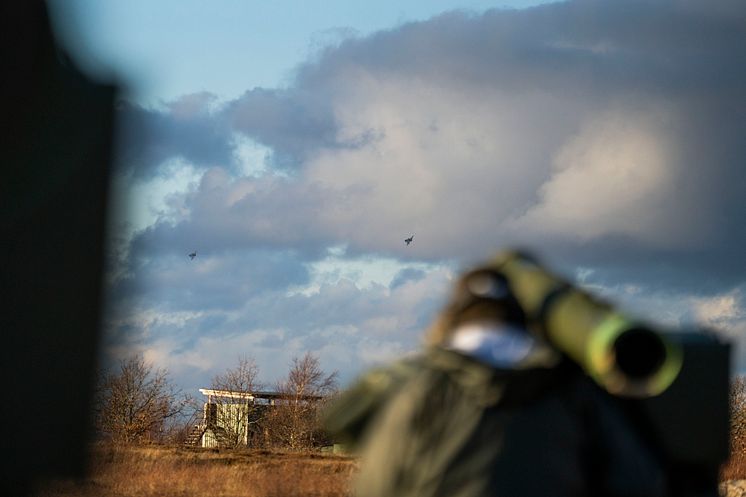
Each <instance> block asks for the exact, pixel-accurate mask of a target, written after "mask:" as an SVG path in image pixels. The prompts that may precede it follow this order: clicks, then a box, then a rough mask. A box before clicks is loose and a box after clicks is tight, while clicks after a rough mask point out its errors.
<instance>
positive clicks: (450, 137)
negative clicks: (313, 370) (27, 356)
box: [122, 0, 746, 367]
mask: <svg viewBox="0 0 746 497" xmlns="http://www.w3.org/2000/svg"><path fill="white" fill-rule="evenodd" d="M745 42H746V5H744V4H743V3H742V2H738V1H718V2H708V3H699V2H690V1H685V0H682V1H674V0H667V1H661V2H655V3H650V2H642V1H628V2H613V1H608V2H599V1H587V0H582V1H571V2H564V3H557V4H549V5H543V6H538V7H534V8H530V9H525V10H517V11H516V10H510V11H508V10H491V11H488V12H485V13H484V14H481V15H475V14H469V13H464V12H453V13H447V14H444V15H441V16H439V17H436V18H433V19H431V20H428V21H423V22H417V23H411V24H406V25H404V26H401V27H399V28H396V29H392V30H389V31H383V32H379V33H376V34H373V35H371V36H369V37H365V38H350V39H348V40H346V41H343V42H341V43H338V44H335V46H333V47H330V48H329V49H327V50H326V51H324V52H323V53H321V55H319V57H318V58H316V59H314V60H313V61H309V62H308V63H307V64H305V65H303V66H301V67H299V68H298V70H297V73H296V78H295V81H294V83H293V84H292V85H291V86H289V87H287V88H282V89H253V90H249V91H247V92H246V93H245V94H244V95H243V96H241V97H240V98H238V99H236V100H234V101H231V102H224V103H221V104H220V105H214V104H210V105H208V103H209V97H206V96H205V95H197V96H189V97H184V99H182V100H180V101H179V102H176V103H173V104H171V105H170V106H169V107H168V108H166V109H164V110H158V111H155V110H148V111H145V110H143V109H137V108H132V109H129V110H128V112H131V113H132V114H133V115H139V116H141V118H142V119H146V118H147V119H148V120H152V121H153V122H155V123H157V125H158V128H159V129H160V130H161V131H160V132H159V134H155V135H153V141H152V142H151V145H149V146H147V147H139V148H138V147H136V146H134V145H132V147H131V150H128V153H130V156H128V158H126V160H125V161H124V163H125V165H126V166H127V167H130V168H132V169H133V170H135V171H139V174H141V175H144V176H147V175H148V174H151V175H157V174H158V164H160V163H162V162H163V161H164V160H166V159H167V158H168V157H173V156H178V157H181V158H183V159H185V160H187V161H189V162H190V163H191V164H192V165H193V166H194V167H197V168H201V169H202V170H204V173H203V176H202V180H201V182H200V183H199V185H197V186H196V187H195V188H193V189H191V190H190V191H188V192H187V193H184V194H179V195H176V196H174V198H172V202H173V205H178V206H179V212H180V213H181V214H180V215H178V216H175V215H172V216H169V217H168V218H164V219H163V220H162V221H160V222H158V223H156V224H154V225H153V226H151V227H149V228H148V229H146V230H144V231H143V232H141V233H139V234H138V235H137V236H136V237H135V238H134V239H133V240H132V244H131V250H130V252H129V255H130V260H129V262H128V264H129V265H128V271H129V278H130V279H129V280H128V281H129V282H130V283H129V285H130V287H129V288H130V290H129V294H130V295H134V294H135V293H136V292H137V291H145V290H143V289H144V288H146V287H147V288H164V289H165V288H175V290H173V291H164V292H163V293H162V294H159V295H158V298H156V299H155V300H154V302H155V303H151V304H150V307H151V308H157V309H161V310H164V309H170V310H171V311H173V310H176V309H178V310H179V311H181V312H187V311H197V310H201V309H203V308H202V307H200V306H201V305H202V304H201V303H200V302H199V299H192V298H190V295H189V290H187V288H189V285H191V284H194V285H197V287H198V288H200V289H201V291H202V292H203V293H204V294H209V297H206V300H204V301H203V302H205V304H204V305H205V308H206V309H214V310H215V312H217V310H218V309H220V310H221V312H228V313H230V314H231V318H230V319H227V318H226V320H225V321H222V322H221V323H220V326H221V327H222V328H223V329H224V330H225V329H234V330H235V333H236V335H235V336H239V335H240V336H244V335H245V336H247V337H248V336H256V335H254V334H255V333H259V331H257V330H268V329H273V330H275V332H276V333H279V334H280V335H281V336H282V337H283V338H282V340H284V341H286V342H287V343H296V342H293V340H295V341H298V342H297V343H303V344H305V345H309V344H313V346H314V347H315V348H316V350H328V351H330V352H329V355H330V356H333V355H335V354H337V353H345V354H348V355H349V354H352V355H353V356H356V357H358V358H363V357H372V355H371V353H372V352H371V351H373V350H378V351H380V350H391V351H395V352H400V351H404V350H406V349H407V347H409V346H411V345H412V343H413V342H410V341H408V339H407V340H402V341H397V340H396V339H394V338H391V339H390V340H389V339H387V340H388V341H387V342H385V343H383V342H378V341H376V340H382V339H380V338H374V337H380V336H383V335H385V334H386V333H385V331H384V330H388V329H393V328H396V327H397V326H399V327H401V326H402V322H401V319H402V316H414V315H416V316H418V317H417V318H416V319H415V318H411V319H410V320H409V321H408V323H416V324H417V325H418V326H422V325H423V324H424V323H423V322H422V321H423V314H422V313H421V312H420V311H416V309H419V308H422V307H424V308H427V309H429V310H430V311H431V312H433V311H434V306H433V305H432V304H429V305H430V306H429V307H428V306H427V305H424V304H423V302H431V301H429V300H427V298H429V297H426V293H428V292H424V291H420V292H419V293H417V292H414V290H412V288H413V287H417V288H419V287H418V286H417V285H420V284H425V282H427V283H428V284H434V282H433V281H430V280H429V278H430V276H431V274H422V273H420V272H418V271H421V269H418V268H415V267H414V266H412V267H410V266H408V264H409V263H415V262H429V263H434V264H445V265H450V267H452V268H458V267H460V266H462V265H464V264H467V263H469V262H471V261H474V260H476V259H480V258H482V257H486V256H487V255H489V254H490V253H491V252H492V251H493V250H495V249H497V248H500V247H504V246H508V245H516V244H519V245H525V246H529V247H531V248H535V249H536V250H537V251H538V252H539V253H540V255H544V256H545V257H546V258H547V260H548V261H549V262H550V263H552V264H556V266H557V267H558V268H560V269H561V270H562V271H565V272H568V273H570V274H574V271H576V270H577V269H578V268H579V267H585V268H590V269H591V270H592V275H593V276H592V277H593V278H594V281H595V283H596V284H598V285H601V286H603V287H605V288H610V287H614V286H616V285H621V286H623V287H624V288H637V289H639V291H638V292H636V293H635V296H634V298H633V299H632V300H634V299H638V300H639V301H644V300H645V299H646V297H647V298H649V297H650V296H652V295H656V296H664V297H661V298H660V299H653V300H655V301H656V302H659V303H660V306H662V307H665V306H669V310H670V309H671V308H672V307H671V306H672V305H674V303H676V304H675V305H674V307H676V309H677V310H676V313H677V316H678V318H681V319H693V320H700V321H707V322H711V323H716V324H720V325H721V326H725V327H728V328H729V329H731V330H742V328H743V322H744V321H743V320H744V318H743V316H744V312H743V309H744V302H743V298H742V297H740V295H742V293H740V292H742V290H739V288H740V289H742V288H743V287H744V284H745V283H746V264H744V262H743V256H742V254H744V253H746V223H743V221H742V219H741V216H742V212H743V210H744V200H743V199H744V194H745V193H746V169H744V168H743V158H744V157H746V141H744V140H743V136H746V114H744V112H743V105H742V102H744V101H746V63H744V62H746V61H744V51H743V46H745V44H746V43H745ZM235 134H239V135H241V136H244V137H246V138H249V139H251V140H254V141H256V142H259V143H261V144H263V145H265V146H267V147H269V148H270V149H271V154H272V161H271V165H272V167H271V168H270V169H269V170H267V171H266V172H265V173H264V174H261V175H254V176H245V175H242V174H240V173H239V172H237V169H236V168H235V164H234V161H235V150H232V148H231V147H233V146H235V145H234V142H232V141H231V139H232V138H231V137H232V136H235ZM138 140H139V138H138ZM412 233H415V234H416V238H415V242H414V243H413V244H412V245H411V246H405V245H404V244H403V238H404V237H405V236H409V235H410V234H412ZM197 242H199V243H200V244H201V246H202V247H204V249H201V250H205V251H206V252H208V253H210V254H211V257H212V258H211V259H209V262H210V263H211V264H213V263H214V264H215V268H214V269H210V270H209V271H207V272H206V273H205V274H204V278H208V277H209V278H217V280H208V279H204V280H200V279H199V278H198V277H197V276H196V275H193V276H190V278H193V279H191V280H190V282H186V281H181V280H180V279H179V277H175V276H173V275H172V272H171V271H172V266H170V264H171V263H170V262H168V261H171V260H172V259H171V258H174V257H177V255H178V254H182V253H185V252H184V251H185V250H190V251H191V250H192V247H193V246H195V243H197ZM337 246H345V247H346V249H345V250H346V254H347V256H348V257H358V256H369V257H396V258H398V259H399V260H401V261H402V264H403V267H402V269H403V272H402V273H401V274H400V276H399V277H398V278H395V279H394V280H393V281H392V282H391V284H390V287H388V288H382V289H380V290H371V289H366V290H361V289H360V288H359V287H358V286H356V285H355V284H353V283H350V282H348V283H344V282H342V281H339V282H337V283H336V284H334V285H332V286H328V287H323V289H322V290H321V291H320V292H319V293H318V294H315V295H313V296H312V297H308V296H306V297H302V298H301V297H299V296H298V295H297V294H296V295H285V294H283V293H282V290H283V288H289V287H290V286H292V285H298V284H305V283H308V282H309V275H308V273H307V272H305V271H304V267H307V265H308V264H311V263H313V262H314V261H318V260H320V259H322V258H323V257H325V256H326V254H327V251H328V249H330V248H331V247H337ZM276 254H281V255H276ZM273 258H274V259H273ZM273 261H274V262H273ZM275 262H277V263H276V264H275ZM205 263H207V261H206V262H205ZM200 264H202V263H200ZM246 264H250V265H251V266H252V267H254V266H256V267H263V270H264V273H262V274H260V275H257V274H254V273H253V272H252V271H250V270H248V269H246ZM245 272H246V273H245ZM242 274H245V279H246V280H247V281H248V280H254V281H258V282H259V283H257V284H256V285H254V286H252V285H248V286H246V287H244V286H241V284H240V283H239V282H238V281H237V276H238V275H242ZM171 278H173V279H171ZM216 281H220V282H219V283H218V282H216ZM437 281H438V282H439V283H440V284H441V285H443V286H441V287H439V288H438V289H437V290H431V291H430V292H429V293H428V294H429V295H431V296H432V295H442V294H443V292H444V288H445V285H446V284H447V279H444V278H439V279H438V280H437ZM264 284H266V285H267V286H266V287H263V286H262V285H264ZM234 285H236V286H234ZM406 289H409V290H410V291H413V292H414V294H408V295H410V297H411V295H415V296H416V298H414V297H413V298H408V299H405V300H404V302H406V305H405V306H403V307H399V306H392V304H391V301H392V300H391V299H395V298H399V297H400V296H401V294H400V293H399V292H402V291H404V290H406ZM377 292H378V293H377ZM122 293H123V294H127V291H125V290H122ZM267 295H272V297H271V302H267V301H265V300H263V299H264V298H267ZM727 296H731V297H732V300H731V301H728V302H731V303H732V305H731V304H728V305H730V307H728V306H727V305H725V304H724V303H723V302H725V301H723V300H722V299H724V298H725V299H727V298H730V297H727ZM736 296H738V297H736ZM618 297H619V298H620V299H624V298H626V297H625V294H624V292H622V293H620V294H619V295H618ZM713 299H714V300H713ZM719 299H720V300H719ZM125 300H126V299H125ZM123 301H124V300H123ZM681 302H686V303H687V304H688V307H687V305H681ZM697 302H698V303H699V304H696V305H695V303H697ZM335 306H344V308H345V309H349V310H353V309H354V310H355V314H354V315H355V316H356V317H357V318H356V319H353V318H349V319H347V320H340V321H337V320H335V319H334V318H332V317H331V314H330V312H329V309H333V308H335ZM679 306H680V307H679ZM692 306H694V307H693V308H695V309H698V310H697V312H692V311H691V309H692ZM146 307H147V306H146ZM259 309H261V314H262V315H263V316H264V317H263V318H262V319H258V318H256V317H252V318H246V316H249V315H252V316H255V315H256V314H257V310H259ZM164 312H165V311H164ZM649 312H651V314H655V313H656V312H658V313H659V314H661V307H659V308H658V311H656V310H654V309H650V310H649ZM718 313H719V314H718ZM718 316H719V317H718ZM195 319H197V320H199V319H203V317H200V318H195ZM239 322H241V323H244V325H243V327H241V328H231V326H230V325H229V324H227V323H239ZM301 323H304V324H303V325H301ZM213 325H215V322H213ZM215 327H216V326H215ZM404 327H405V328H407V327H409V328H407V329H411V328H413V325H411V324H410V325H405V326H404ZM182 328H184V327H182ZM194 329H200V326H198V325H196V327H195V328H194ZM241 330H242V331H241ZM277 330H280V331H277ZM309 330H316V331H313V332H311V331H309ZM350 330H353V331H350ZM265 332H266V331H262V332H261V333H265ZM200 333H202V332H200ZM242 333H243V334H242ZM324 333H328V334H331V335H328V336H332V335H333V336H334V337H335V340H336V339H337V338H340V337H345V338H344V339H340V340H339V341H335V342H334V344H332V341H330V340H327V341H326V342H324V340H318V341H314V340H311V339H310V338H308V337H310V336H311V335H313V336H316V337H324V336H327V335H324ZM345 333H348V334H347V335H346V334H345ZM166 334H167V333H166ZM268 336H275V335H271V334H270V335H268ZM199 337H200V338H198V339H196V340H197V341H199V340H203V341H204V340H207V338H205V337H204V336H203V335H199ZM350 337H352V338H350ZM194 343H196V342H194ZM370 343H376V345H375V347H371V346H368V345H366V344H370ZM195 346H196V345H195ZM335 347H336V348H335ZM290 348H291V349H292V347H290ZM343 350H344V352H342V351H343ZM187 353H193V350H192V349H189V351H188V352H185V353H184V354H187ZM184 354H181V355H179V357H182V356H183V355H184ZM352 363H354V361H351V362H350V366H349V367H352V366H351V364H352Z"/></svg>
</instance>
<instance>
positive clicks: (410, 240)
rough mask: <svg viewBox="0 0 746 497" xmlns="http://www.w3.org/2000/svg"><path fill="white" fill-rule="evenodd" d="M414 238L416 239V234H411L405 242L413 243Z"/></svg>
mask: <svg viewBox="0 0 746 497" xmlns="http://www.w3.org/2000/svg"><path fill="white" fill-rule="evenodd" d="M412 240H414V235H412V236H410V237H409V238H405V239H404V243H406V244H407V245H409V244H410V243H412Z"/></svg>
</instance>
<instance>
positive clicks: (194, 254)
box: [189, 252, 197, 260]
mask: <svg viewBox="0 0 746 497" xmlns="http://www.w3.org/2000/svg"><path fill="white" fill-rule="evenodd" d="M195 257H197V252H192V253H191V254H189V259H191V260H194V258H195Z"/></svg>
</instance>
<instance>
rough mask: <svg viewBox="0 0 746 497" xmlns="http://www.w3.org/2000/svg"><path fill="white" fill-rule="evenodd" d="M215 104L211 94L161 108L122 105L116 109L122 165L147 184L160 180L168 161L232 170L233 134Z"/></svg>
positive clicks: (190, 96)
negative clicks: (212, 107)
mask: <svg viewBox="0 0 746 497" xmlns="http://www.w3.org/2000/svg"><path fill="white" fill-rule="evenodd" d="M212 100H213V97H212V96H211V95H209V94H204V93H203V94H194V95H187V96H184V97H181V98H180V99H179V100H176V101H174V102H170V103H167V104H166V105H165V108H162V109H149V108H144V107H141V106H139V105H136V104H133V103H128V102H122V103H121V104H120V105H119V107H118V110H117V111H118V121H119V124H118V127H119V134H118V143H117V157H116V162H117V165H118V166H119V167H120V168H122V169H123V172H125V173H128V172H131V174H133V176H134V178H136V179H144V180H147V179H150V178H152V177H153V176H156V175H157V174H158V168H159V166H160V165H161V164H162V163H163V162H165V161H167V160H169V159H175V158H181V159H184V160H186V161H188V162H189V163H190V164H192V165H194V166H196V167H202V168H205V167H212V166H215V165H221V166H229V165H231V164H232V162H233V144H232V143H231V134H230V129H229V128H228V127H227V126H226V125H225V124H224V123H223V122H222V121H221V120H219V119H216V118H215V115H214V113H213V112H212V111H211V110H210V109H209V105H210V103H211V102H212Z"/></svg>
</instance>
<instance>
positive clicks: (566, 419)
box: [326, 261, 667, 497]
mask: <svg viewBox="0 0 746 497" xmlns="http://www.w3.org/2000/svg"><path fill="white" fill-rule="evenodd" d="M498 268H499V264H497V263H496V262H495V261H491V262H490V263H488V264H485V265H484V266H482V267H478V268H475V269H474V270H472V271H468V272H467V273H465V274H464V275H463V276H461V277H460V278H459V279H458V280H457V281H456V284H455V287H454V289H453V293H452V296H451V299H450V301H449V302H448V303H447V305H446V306H445V308H444V309H443V310H442V312H441V313H440V314H439V316H438V317H437V319H436V321H435V323H434V324H433V325H432V326H431V328H430V329H429V330H428V332H427V336H426V346H425V347H424V350H422V351H421V353H419V354H418V355H416V356H415V357H413V358H407V359H403V360H400V361H398V362H396V363H394V364H392V365H390V366H388V367H383V368H379V369H376V370H374V371H371V372H369V373H367V374H365V375H363V376H362V377H361V378H360V379H359V381H357V382H356V383H355V384H354V385H353V386H352V387H351V388H349V389H348V390H346V391H345V393H344V394H343V395H342V396H341V397H340V398H339V399H338V400H337V402H336V403H334V404H333V405H332V406H331V408H330V409H329V411H328V412H327V417H326V422H327V427H328V429H329V430H330V431H331V432H332V433H334V434H336V435H337V436H338V437H339V438H340V440H342V441H344V442H345V443H347V444H348V445H349V446H350V447H351V448H352V450H354V451H355V452H357V453H358V454H359V455H360V457H361V471H360V473H359V475H358V477H357V481H356V495H357V496H359V497H383V496H386V497H409V496H411V497H414V496H417V497H435V496H443V497H446V496H447V497H477V496H480V497H481V496H506V497H521V496H555V497H563V496H568V497H569V496H572V497H581V496H620V497H621V496H646V497H655V496H662V495H665V494H666V490H667V482H666V478H665V472H664V469H663V465H662V463H661V461H659V460H658V458H657V457H656V456H655V452H654V450H652V448H651V447H650V446H648V444H647V442H646V439H645V437H643V436H641V434H640V433H639V432H638V430H637V428H636V426H635V425H634V424H633V423H631V422H630V420H629V418H628V416H627V415H626V413H625V411H624V409H623V407H622V406H621V404H619V403H618V400H619V399H617V398H616V397H615V396H613V395H611V394H609V393H608V391H607V390H606V389H604V388H602V387H601V386H599V384H598V382H597V381H594V380H593V379H591V378H590V377H589V376H588V375H587V374H586V372H585V371H584V370H583V368H582V367H581V366H580V365H579V364H578V363H577V361H574V360H571V359H570V358H569V357H568V355H567V354H565V353H564V352H562V351H560V350H558V349H557V347H556V346H554V345H553V344H550V343H549V341H548V340H546V339H544V338H542V336H541V335H540V334H537V333H533V332H529V331H528V328H529V327H530V326H531V323H530V322H529V321H530V319H529V318H527V312H526V310H525V305H521V304H519V301H518V300H517V298H516V296H515V294H514V292H513V289H512V288H511V282H509V281H508V279H507V278H506V277H505V275H504V274H503V273H502V272H501V271H500V270H498ZM558 288H559V287H558Z"/></svg>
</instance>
